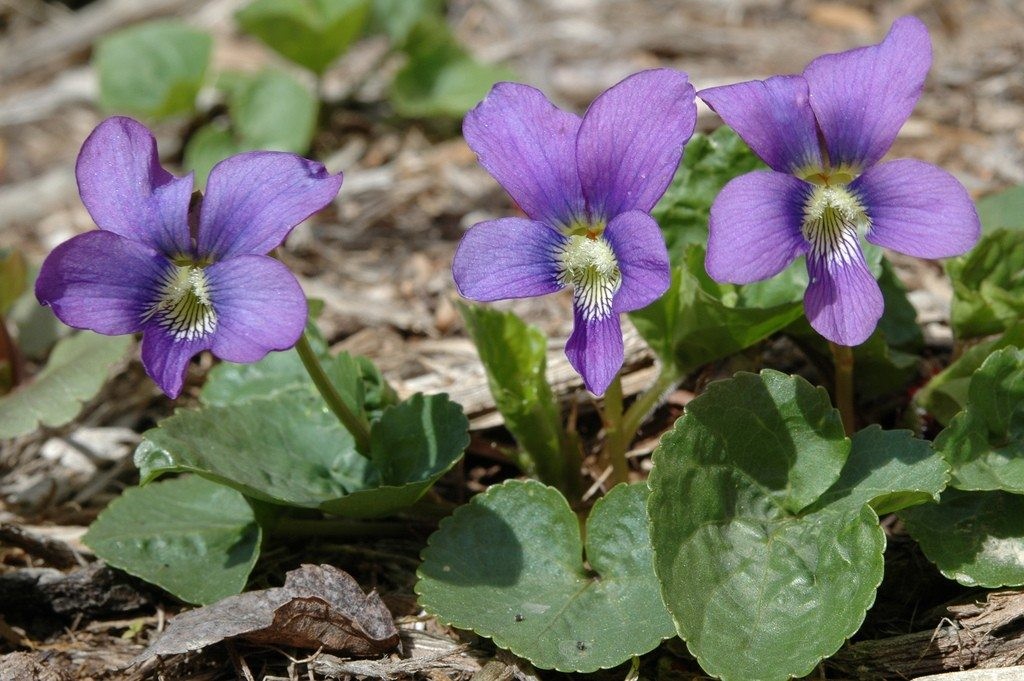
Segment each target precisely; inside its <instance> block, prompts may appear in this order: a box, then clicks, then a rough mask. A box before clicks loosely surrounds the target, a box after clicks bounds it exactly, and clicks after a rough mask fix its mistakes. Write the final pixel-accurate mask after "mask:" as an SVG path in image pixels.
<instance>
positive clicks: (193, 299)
mask: <svg viewBox="0 0 1024 681" xmlns="http://www.w3.org/2000/svg"><path fill="white" fill-rule="evenodd" d="M151 318H154V319H156V321H157V323H158V324H159V325H160V326H162V327H163V328H164V329H165V330H166V331H167V332H168V333H170V334H171V335H172V336H173V337H174V340H195V339H197V338H202V337H203V336H206V335H207V334H211V333H213V331H214V329H216V328H217V312H216V311H215V310H214V309H213V303H212V302H210V284H209V281H207V279H206V274H205V273H204V272H203V268H202V267H197V266H195V265H171V266H170V267H169V268H168V269H167V271H166V272H165V273H164V276H163V278H162V279H161V280H160V289H159V293H158V294H157V299H156V301H155V302H154V303H153V304H152V305H151V306H150V307H149V309H148V310H147V311H146V314H145V316H144V317H143V320H148V319H151Z"/></svg>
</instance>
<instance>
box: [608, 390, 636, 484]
mask: <svg viewBox="0 0 1024 681" xmlns="http://www.w3.org/2000/svg"><path fill="white" fill-rule="evenodd" d="M603 416H604V428H605V436H604V449H603V450H602V453H601V462H602V463H603V464H604V465H605V466H607V465H609V464H611V467H612V475H611V478H609V482H610V483H611V486H612V487H614V486H615V485H617V484H619V483H620V482H629V462H628V461H626V447H627V446H628V445H629V440H630V436H629V435H628V431H624V430H623V428H622V426H623V418H622V417H623V406H622V374H621V373H620V374H616V375H615V379H614V380H613V381H612V382H611V385H609V386H608V390H606V391H605V393H604V414H603Z"/></svg>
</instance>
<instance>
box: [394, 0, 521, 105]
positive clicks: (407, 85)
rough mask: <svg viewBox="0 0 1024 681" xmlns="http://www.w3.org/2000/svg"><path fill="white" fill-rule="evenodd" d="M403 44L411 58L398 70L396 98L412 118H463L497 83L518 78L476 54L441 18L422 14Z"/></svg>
mask: <svg viewBox="0 0 1024 681" xmlns="http://www.w3.org/2000/svg"><path fill="white" fill-rule="evenodd" d="M403 49H404V50H405V52H406V53H407V54H408V56H409V61H408V62H406V64H405V66H403V67H402V69H401V70H399V72H398V73H397V74H395V79H394V80H393V81H392V83H391V93H390V100H391V104H392V106H394V107H395V111H396V112H398V114H399V115H400V116H405V117H406V118H444V117H456V118H457V117H461V116H462V115H463V114H465V113H466V112H467V111H469V109H471V108H472V107H473V106H475V105H476V104H477V102H479V101H480V100H481V99H483V98H484V95H486V94H487V91H488V90H490V89H491V86H492V85H494V84H495V83H496V82H498V81H500V80H512V79H514V78H515V74H514V73H512V72H511V71H510V70H509V69H507V68H504V67H501V66H497V65H492V64H483V63H481V62H478V61H476V60H475V59H473V57H471V56H470V55H469V54H468V53H467V52H466V51H465V50H464V49H463V48H462V47H461V46H460V45H459V44H458V42H457V41H456V40H455V37H454V36H452V35H451V32H450V31H449V29H448V26H447V25H446V24H445V22H444V21H443V19H441V18H439V17H430V16H425V17H422V18H421V20H420V22H419V23H418V24H417V25H416V27H415V28H414V29H413V30H412V31H411V32H410V33H409V37H408V40H407V41H406V43H405V45H404V46H403Z"/></svg>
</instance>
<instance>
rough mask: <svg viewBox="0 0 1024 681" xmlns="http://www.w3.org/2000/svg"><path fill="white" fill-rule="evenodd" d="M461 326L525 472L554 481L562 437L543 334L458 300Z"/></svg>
mask: <svg viewBox="0 0 1024 681" xmlns="http://www.w3.org/2000/svg"><path fill="white" fill-rule="evenodd" d="M459 312H460V313H461V314H462V318H463V319H464V320H465V322H466V331H467V332H468V333H469V336H470V338H472V339H473V344H474V345H475V346H476V350H477V352H478V353H479V355H480V361H481V362H482V363H483V365H484V370H485V371H486V372H487V384H488V385H489V386H490V389H491V395H493V396H494V401H495V404H496V405H497V407H498V411H500V412H501V415H502V416H503V417H504V419H505V426H506V427H507V428H508V429H509V432H511V433H512V435H513V436H514V437H515V439H516V442H517V443H518V444H519V447H520V448H521V449H522V450H523V453H524V455H525V456H524V457H523V459H524V460H523V461H521V463H522V464H524V465H525V468H526V472H527V473H534V472H535V471H538V472H539V475H540V478H541V480H543V481H544V482H548V483H551V484H558V483H560V482H562V481H563V480H564V475H563V473H562V471H561V468H562V463H563V456H562V446H563V439H564V438H566V437H568V436H567V435H565V432H564V430H563V429H562V417H561V414H560V413H559V409H558V402H557V400H555V397H554V394H553V393H552V392H551V386H550V384H549V383H548V381H547V378H546V377H545V374H544V371H545V369H546V365H547V338H546V337H545V336H544V333H543V332H542V331H541V330H540V329H538V328H537V327H535V326H530V325H527V324H526V323H525V322H523V320H521V319H519V317H517V316H516V315H515V314H513V313H511V312H501V311H499V310H495V309H493V308H488V307H483V306H479V305H463V304H461V303H460V304H459Z"/></svg>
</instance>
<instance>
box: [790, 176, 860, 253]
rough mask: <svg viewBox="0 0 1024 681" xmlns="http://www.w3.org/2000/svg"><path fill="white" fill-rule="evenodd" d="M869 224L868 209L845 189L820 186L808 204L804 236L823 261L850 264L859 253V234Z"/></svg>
mask: <svg viewBox="0 0 1024 681" xmlns="http://www.w3.org/2000/svg"><path fill="white" fill-rule="evenodd" d="M868 224H869V220H868V217H867V214H866V213H865V212H864V206H863V205H862V204H861V203H860V201H859V200H858V198H857V197H856V195H854V194H853V192H851V191H850V190H849V189H847V188H846V187H844V186H830V185H819V186H816V187H814V190H813V191H812V192H811V194H810V196H809V197H808V198H807V201H806V202H805V203H804V221H803V227H802V231H803V235H804V238H805V239H807V242H808V243H810V245H811V254H812V255H814V256H817V257H819V258H828V259H829V260H832V261H838V262H842V263H846V262H850V260H851V259H852V258H854V257H855V254H856V253H857V248H858V246H857V238H858V237H857V232H858V230H859V229H860V228H862V227H867V226H868Z"/></svg>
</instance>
